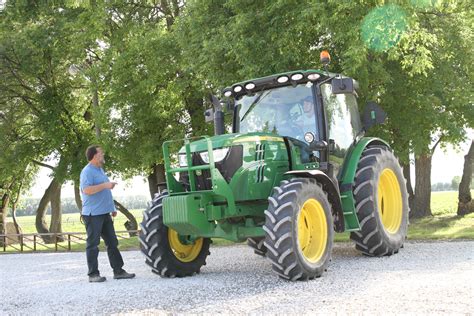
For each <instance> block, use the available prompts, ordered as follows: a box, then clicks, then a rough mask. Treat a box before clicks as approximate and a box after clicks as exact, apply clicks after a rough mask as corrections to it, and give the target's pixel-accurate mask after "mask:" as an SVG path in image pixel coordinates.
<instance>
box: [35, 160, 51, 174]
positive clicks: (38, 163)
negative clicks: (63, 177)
mask: <svg viewBox="0 0 474 316" xmlns="http://www.w3.org/2000/svg"><path fill="white" fill-rule="evenodd" d="M31 161H32V162H33V163H34V164H36V165H38V166H41V167H45V168H49V169H51V170H53V171H54V170H55V169H56V168H55V167H53V166H50V165H48V164H45V163H44V162H40V161H38V160H34V159H32V160H31Z"/></svg>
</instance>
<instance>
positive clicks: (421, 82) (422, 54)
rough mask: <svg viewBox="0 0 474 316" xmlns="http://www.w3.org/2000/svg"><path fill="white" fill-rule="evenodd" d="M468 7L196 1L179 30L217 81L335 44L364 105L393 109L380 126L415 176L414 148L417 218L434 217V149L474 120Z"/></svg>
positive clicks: (336, 66) (284, 64)
mask: <svg viewBox="0 0 474 316" xmlns="http://www.w3.org/2000/svg"><path fill="white" fill-rule="evenodd" d="M383 3H384V2H382V3H381V4H383ZM469 5H470V4H469V3H468V2H467V1H460V2H456V3H453V2H451V3H443V4H441V3H423V4H418V3H415V2H410V3H405V4H400V5H393V4H391V5H378V4H375V3H367V2H362V1H342V2H337V1H331V2H324V3H320V2H314V1H300V2H298V3H295V2H294V1H289V0H288V1H277V2H275V1H264V2H258V3H251V2H242V1H227V2H217V1H211V0H208V1H190V2H189V3H188V5H187V9H186V14H184V15H183V16H184V18H183V19H182V20H181V21H180V23H179V27H180V28H181V34H182V40H181V45H182V46H183V54H184V56H185V58H186V60H187V61H188V64H189V67H190V68H191V69H193V70H194V71H195V72H196V73H197V74H199V76H200V77H203V78H209V82H208V83H207V84H210V85H211V86H212V87H213V88H217V87H224V86H226V85H228V84H230V83H232V82H236V81H240V80H243V79H244V78H251V77H260V76H264V75H269V74H272V73H278V72H282V71H287V70H289V69H298V68H312V67H315V68H317V67H318V66H319V65H318V60H319V58H318V55H319V50H320V49H322V48H329V50H330V51H331V53H332V66H331V69H332V71H335V72H343V73H345V74H347V75H349V76H352V77H354V78H356V79H357V80H358V81H359V83H360V104H362V105H363V104H364V103H365V102H366V101H367V100H376V101H377V102H378V103H380V104H381V105H382V107H383V108H384V109H385V111H386V112H387V113H388V121H387V124H386V125H385V126H382V127H380V128H379V129H378V130H375V133H376V134H378V135H382V136H383V138H385V139H387V140H389V142H390V143H391V145H392V146H393V148H394V149H395V151H396V152H397V154H398V156H399V157H401V159H402V164H403V165H404V166H405V172H404V173H405V175H406V176H408V175H409V168H408V167H409V164H408V157H409V154H410V153H414V154H415V174H416V179H415V189H414V190H412V189H411V185H409V186H408V189H409V192H410V196H411V198H410V200H412V203H411V204H412V205H413V207H412V212H411V216H412V217H422V216H427V215H430V214H431V210H430V196H431V189H430V188H431V179H430V174H431V158H432V155H433V152H434V150H436V148H438V147H439V146H444V145H445V144H447V143H454V144H456V143H458V142H460V141H461V140H463V139H464V138H465V128H466V127H469V126H472V124H473V122H474V111H473V106H472V99H473V98H472V95H473V89H472V87H473V86H474V85H473V84H472V77H473V76H472V70H471V69H470V67H469V65H471V64H472V61H473V50H472V42H473V34H472V32H469V30H470V29H471V28H470V24H471V23H472V21H473V17H472V10H470V9H469ZM361 21H363V22H362V23H361ZM256 25H258V28H256V27H255V26H256ZM408 180H409V179H408Z"/></svg>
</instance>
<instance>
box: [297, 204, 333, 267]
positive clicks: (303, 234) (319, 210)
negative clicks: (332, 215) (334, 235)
mask: <svg viewBox="0 0 474 316" xmlns="http://www.w3.org/2000/svg"><path fill="white" fill-rule="evenodd" d="M327 241H328V228H327V221H326V215H325V214H324V209H323V207H322V205H321V203H319V202H318V201H316V200H315V199H308V200H307V201H306V202H305V203H304V204H303V207H302V208H301V210H300V214H299V217H298V242H299V248H300V251H301V253H302V254H303V256H304V257H305V258H306V260H308V261H309V262H311V263H315V262H318V261H319V260H321V257H322V256H323V254H324V250H325V249H326V245H327Z"/></svg>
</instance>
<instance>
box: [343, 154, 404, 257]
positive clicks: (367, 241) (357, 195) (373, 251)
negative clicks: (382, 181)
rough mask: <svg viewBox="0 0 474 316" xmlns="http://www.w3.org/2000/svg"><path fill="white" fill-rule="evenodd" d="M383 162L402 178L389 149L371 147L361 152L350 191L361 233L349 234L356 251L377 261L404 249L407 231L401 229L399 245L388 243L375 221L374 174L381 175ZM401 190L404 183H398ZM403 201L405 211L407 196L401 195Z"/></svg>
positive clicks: (376, 216) (375, 187)
mask: <svg viewBox="0 0 474 316" xmlns="http://www.w3.org/2000/svg"><path fill="white" fill-rule="evenodd" d="M382 161H384V162H387V161H389V162H390V163H392V165H393V166H395V169H398V170H397V172H399V173H400V174H401V167H400V164H399V162H398V160H397V159H396V157H395V156H394V154H393V153H392V152H391V150H390V149H389V148H387V147H384V146H374V147H368V148H367V149H365V150H364V152H363V153H362V157H361V159H360V160H359V163H358V166H357V171H356V176H355V182H354V188H353V193H354V200H355V207H356V213H357V217H358V219H359V223H360V226H361V230H360V231H357V232H351V234H350V238H351V239H352V241H353V242H354V243H355V247H356V249H357V250H359V251H361V252H362V253H363V254H364V255H367V256H376V257H381V256H390V255H392V254H394V253H397V252H398V250H399V248H400V247H402V246H403V241H404V239H405V237H406V227H401V229H400V230H401V233H403V234H404V236H403V241H402V242H401V243H400V242H398V243H394V242H390V238H389V237H387V234H386V233H385V232H384V228H383V225H382V224H381V222H380V220H379V219H378V210H377V201H375V192H376V190H377V185H378V183H377V179H375V178H376V173H377V171H380V170H378V169H380V163H381V162H382ZM399 183H400V182H399ZM400 187H401V188H400V189H401V190H405V192H406V187H405V183H404V182H403V183H400ZM402 192H403V191H402ZM402 197H403V199H404V201H403V204H404V209H405V208H408V200H407V196H406V194H402ZM408 211H409V210H408ZM408 211H407V212H405V214H404V216H406V219H405V221H404V220H402V225H404V223H405V222H406V223H408Z"/></svg>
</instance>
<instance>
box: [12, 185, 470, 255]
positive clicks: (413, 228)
mask: <svg viewBox="0 0 474 316" xmlns="http://www.w3.org/2000/svg"><path fill="white" fill-rule="evenodd" d="M457 194H458V193H457V192H455V191H452V192H433V193H432V195H431V210H432V213H433V216H432V217H426V218H422V219H417V220H411V222H410V226H409V228H408V239H409V240H453V239H473V240H474V214H469V215H466V216H463V217H460V216H457V215H456V210H457ZM473 195H474V191H473ZM131 212H132V214H133V215H134V216H135V218H136V219H137V222H138V223H140V222H141V220H142V212H143V210H132V211H131ZM49 219H50V218H49V216H46V221H49ZM9 220H10V221H11V219H9ZM126 220H127V219H126V217H125V216H124V215H123V214H121V213H119V214H118V215H117V217H115V218H114V226H115V230H116V231H124V230H125V227H124V223H125V221H126ZM18 222H19V224H20V225H21V227H22V229H23V233H25V234H27V233H36V228H35V216H21V217H18ZM62 223H63V225H62V230H63V232H85V227H84V225H83V224H82V223H81V222H80V221H79V214H77V213H76V214H63V217H62ZM119 236H121V237H119V245H120V246H119V247H120V249H121V250H130V249H138V245H139V242H138V239H137V237H128V234H120V235H119ZM81 237H82V238H85V235H84V236H81ZM334 240H335V241H336V242H344V241H349V233H338V234H335V236H334ZM76 242H78V243H76ZM232 244H234V243H233V242H231V241H227V240H224V239H220V238H214V239H213V246H227V245H232ZM61 246H62V247H68V243H67V242H63V243H59V249H58V250H63V248H61ZM15 247H18V245H15ZM101 247H102V248H101V249H102V250H103V249H104V248H103V247H104V245H103V243H101ZM45 250H46V251H48V250H49V251H55V249H54V245H52V246H42V245H39V246H38V247H37V251H45ZM71 250H72V251H84V250H85V243H84V241H81V240H77V239H75V238H73V239H72V243H71ZM7 251H8V252H12V251H16V250H15V249H14V248H13V247H8V248H7Z"/></svg>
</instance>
